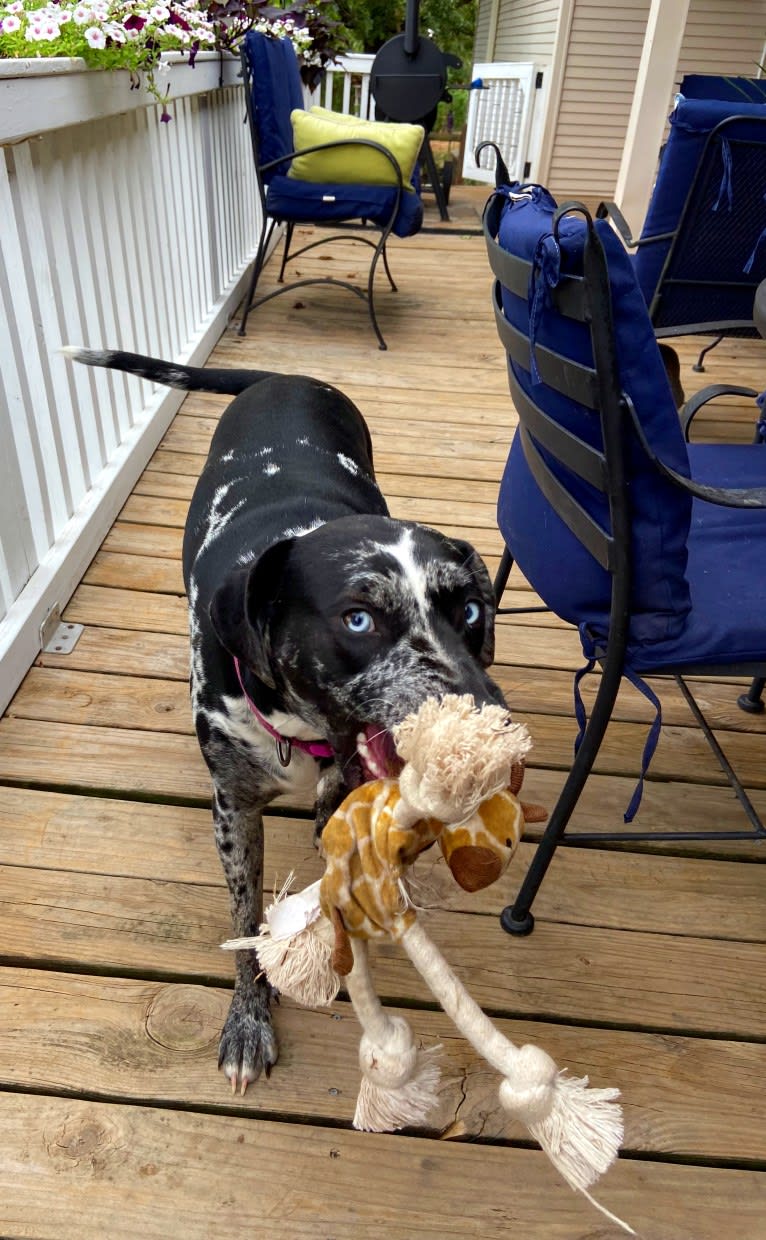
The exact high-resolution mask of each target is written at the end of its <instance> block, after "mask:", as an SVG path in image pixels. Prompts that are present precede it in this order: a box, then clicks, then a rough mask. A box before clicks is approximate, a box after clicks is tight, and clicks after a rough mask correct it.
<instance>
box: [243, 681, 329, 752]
mask: <svg viewBox="0 0 766 1240" xmlns="http://www.w3.org/2000/svg"><path fill="white" fill-rule="evenodd" d="M234 668H235V671H236V673H237V680H238V681H239V687H240V689H241V690H242V692H243V693H244V695H245V701H246V702H247V704H248V706H249V707H250V710H251V711H252V712H253V714H254V715H255V717H256V719H257V720H258V722H259V723H260V725H261V727H262V728H265V729H266V731H267V732H268V734H269V736H273V737H274V742H275V744H276V747H277V757H278V758H279V762H280V765H281V766H289V765H290V759H291V758H292V756H293V753H292V751H293V749H300V750H301V752H302V753H307V754H309V755H310V756H311V757H312V758H331V757H332V756H333V752H334V751H333V748H332V745H328V744H327V741H302V740H301V739H300V738H299V737H297V736H283V735H282V733H281V732H278V731H277V729H276V728H273V727H272V726H271V724H270V723H269V721H268V719H264V717H263V715H262V714H261V712H260V711H259V709H258V707H257V706H256V704H255V702H254V701H253V700H252V698H251V697H250V696H249V695H248V692H247V689H246V688H245V686H244V683H243V680H242V671H241V669H240V666H239V659H235V660H234Z"/></svg>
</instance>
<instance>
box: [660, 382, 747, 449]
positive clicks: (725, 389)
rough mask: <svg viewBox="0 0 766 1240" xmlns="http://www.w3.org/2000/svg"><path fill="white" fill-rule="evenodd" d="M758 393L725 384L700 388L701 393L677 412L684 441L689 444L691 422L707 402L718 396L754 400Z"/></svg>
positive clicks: (691, 398) (691, 397)
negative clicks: (747, 397)
mask: <svg viewBox="0 0 766 1240" xmlns="http://www.w3.org/2000/svg"><path fill="white" fill-rule="evenodd" d="M757 395H758V393H757V392H756V391H755V389H754V388H746V387H736V386H733V385H731V384H727V383H711V384H710V385H709V387H706V388H702V391H700V392H697V393H696V395H694V396H690V397H689V399H688V400H687V402H686V404H685V405H684V407H683V409H681V410H680V411H679V417H680V419H681V430H682V431H683V433H684V439H685V440H686V442H687V443H689V431H690V429H691V424H692V420H693V418H694V416H695V414H696V413H697V411H698V410H699V409H701V408H702V406H703V405H706V404H707V403H708V401H709V400H715V399H716V397H718V396H752V398H753V400H755V398H756V396H757Z"/></svg>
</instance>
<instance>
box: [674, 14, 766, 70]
mask: <svg viewBox="0 0 766 1240" xmlns="http://www.w3.org/2000/svg"><path fill="white" fill-rule="evenodd" d="M764 40H766V0H726V3H725V4H722V3H721V0H691V4H690V6H689V15H688V17H687V20H686V30H685V32H684V39H683V43H682V44H681V53H680V56H679V58H678V80H679V82H680V80H681V78H682V77H683V75H684V74H685V73H724V74H727V75H728V76H730V77H738V76H739V77H757V76H758V65H759V63H761V62H762V56H763V45H764Z"/></svg>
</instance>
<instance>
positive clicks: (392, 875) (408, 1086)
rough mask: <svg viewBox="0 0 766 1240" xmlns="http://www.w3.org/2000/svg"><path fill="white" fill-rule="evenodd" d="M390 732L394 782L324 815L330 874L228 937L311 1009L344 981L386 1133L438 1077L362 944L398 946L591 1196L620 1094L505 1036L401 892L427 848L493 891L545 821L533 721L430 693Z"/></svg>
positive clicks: (506, 1099)
mask: <svg viewBox="0 0 766 1240" xmlns="http://www.w3.org/2000/svg"><path fill="white" fill-rule="evenodd" d="M394 741H395V745H396V750H397V754H398V755H399V758H400V759H401V761H402V762H403V763H404V765H403V766H402V769H401V771H400V772H399V774H398V777H397V778H393V777H392V778H386V779H378V780H375V781H373V782H370V783H367V784H363V785H362V786H361V787H359V788H357V789H355V790H354V791H353V792H352V793H350V794H349V796H348V797H347V798H346V800H345V801H344V802H343V804H342V805H341V806H340V807H339V808H338V810H336V812H335V814H334V815H333V816H332V818H331V819H330V820H329V822H328V823H327V825H326V827H325V829H324V831H323V833H322V847H323V850H324V853H325V860H326V867H325V872H324V875H323V877H322V878H321V879H320V880H319V881H318V882H317V883H314V884H312V886H311V887H308V888H306V889H305V891H302V892H298V893H297V894H295V895H292V896H286V897H285V898H278V899H277V901H276V903H275V904H273V905H272V907H271V908H270V909H268V910H267V912H266V921H265V923H264V925H263V926H262V927H261V935H260V937H258V938H257V939H235V940H232V941H230V942H229V943H226V944H224V947H227V948H231V949H237V950H239V949H241V948H245V947H251V948H255V949H256V950H257V952H258V959H259V962H260V964H261V967H262V969H263V970H264V971H265V973H266V975H267V976H268V978H269V980H270V981H271V983H272V984H273V985H274V986H275V987H276V988H277V989H278V990H280V991H282V992H283V993H284V994H287V995H289V996H290V997H291V998H293V999H295V1000H297V1001H298V1002H300V1003H303V1004H306V1005H308V1006H315V1005H317V1004H328V1003H330V1002H331V1001H332V1000H333V999H334V998H335V996H336V994H337V993H338V990H339V988H340V986H341V983H342V981H343V980H345V985H346V989H347V991H348V994H349V997H350V999H351V1001H352V1003H353V1006H354V1010H355V1012H356V1015H357V1017H358V1018H359V1021H360V1024H361V1026H362V1030H363V1036H362V1041H361V1045H360V1052H359V1062H360V1066H361V1069H362V1084H361V1088H360V1092H359V1098H358V1100H357V1107H356V1114H355V1116H354V1126H355V1127H356V1128H361V1129H366V1130H370V1131H376V1132H386V1131H393V1130H395V1129H397V1128H403V1127H405V1126H410V1125H415V1124H418V1123H422V1122H423V1120H424V1118H425V1117H426V1115H427V1114H428V1111H429V1109H430V1108H431V1107H432V1106H433V1105H434V1103H435V1102H436V1100H437V1097H438V1089H439V1079H440V1072H439V1064H438V1060H437V1059H436V1057H435V1055H434V1054H433V1052H432V1051H424V1050H421V1049H419V1048H418V1047H417V1046H416V1045H415V1042H414V1038H413V1035H412V1032H411V1030H410V1027H409V1025H408V1024H407V1022H406V1021H405V1020H404V1019H403V1018H402V1017H400V1016H394V1015H390V1014H389V1013H388V1012H387V1011H386V1009H385V1008H384V1007H383V1005H382V1004H381V1002H380V1000H379V998H378V996H377V994H376V992H375V988H374V985H373V982H372V977H371V973H370V969H369V960H368V949H367V944H368V942H369V941H370V940H371V939H380V938H389V939H393V940H394V941H396V942H399V943H400V944H401V945H402V947H403V948H404V950H405V951H406V952H407V954H408V955H409V957H410V959H411V960H412V962H413V964H414V965H415V967H416V968H417V969H418V971H419V972H420V973H421V975H422V976H423V977H424V979H425V980H426V982H427V983H428V985H429V986H430V988H431V990H432V991H433V993H434V995H435V996H436V998H437V999H438V1000H439V1002H440V1003H441V1005H442V1007H443V1008H444V1009H445V1011H446V1012H447V1013H448V1015H449V1016H450V1017H451V1018H452V1020H453V1021H454V1022H455V1024H456V1025H457V1026H458V1028H459V1029H460V1031H461V1032H462V1033H463V1034H464V1036H465V1037H467V1038H468V1040H469V1041H470V1042H471V1043H472V1045H473V1046H474V1047H475V1049H476V1050H477V1051H478V1052H479V1053H480V1054H481V1055H482V1056H483V1057H484V1058H485V1059H487V1061H488V1062H489V1063H490V1064H492V1066H493V1067H495V1069H496V1070H497V1071H498V1072H499V1073H500V1074H501V1075H502V1077H503V1078H504V1079H503V1081H502V1084H501V1086H500V1099H501V1102H502V1104H503V1106H504V1107H505V1108H506V1109H507V1110H508V1111H509V1112H511V1113H512V1114H514V1115H515V1116H517V1117H518V1118H519V1119H521V1120H522V1121H523V1122H525V1123H526V1125H527V1127H528V1128H529V1131H530V1132H531V1133H532V1135H533V1136H534V1137H535V1138H536V1139H537V1140H538V1141H539V1142H540V1144H541V1145H542V1146H543V1148H544V1149H545V1150H546V1152H547V1153H548V1155H549V1157H550V1158H551V1159H552V1161H553V1162H554V1164H555V1165H556V1167H557V1168H558V1169H559V1170H560V1171H561V1173H562V1174H563V1175H564V1177H565V1178H566V1179H567V1180H568V1182H569V1183H570V1184H571V1185H572V1186H573V1187H575V1188H578V1189H580V1190H581V1191H582V1192H585V1193H586V1195H588V1194H587V1189H588V1187H589V1186H590V1185H591V1184H592V1183H593V1182H594V1181H595V1180H596V1179H598V1177H599V1176H600V1175H601V1174H602V1172H603V1171H605V1170H606V1169H607V1168H608V1167H609V1166H610V1165H611V1163H612V1161H613V1160H614V1158H615V1157H616V1155H617V1151H618V1149H619V1146H620V1143H621V1140H622V1117H621V1111H620V1108H619V1106H618V1105H617V1103H616V1099H617V1097H618V1096H619V1094H618V1091H617V1090H615V1089H601V1090H594V1089H589V1088H588V1080H587V1078H582V1079H573V1078H569V1077H567V1076H566V1075H565V1074H564V1073H563V1072H559V1070H558V1068H557V1067H556V1065H555V1064H554V1063H553V1061H552V1060H551V1059H550V1058H549V1056H548V1055H547V1054H546V1053H545V1052H544V1051H542V1050H540V1049H538V1048H537V1047H534V1046H524V1047H521V1048H520V1049H519V1048H517V1047H515V1046H513V1045H512V1043H510V1042H509V1041H508V1040H507V1039H506V1038H505V1037H504V1036H503V1035H502V1034H501V1033H500V1031H499V1030H498V1029H496V1028H495V1026H494V1025H493V1024H492V1022H491V1021H490V1020H489V1019H488V1017H487V1016H485V1014H484V1013H483V1012H482V1010H481V1008H479V1007H478V1005H477V1004H476V1003H475V1002H474V1001H473V999H471V997H470V995H469V994H468V993H467V991H466V990H465V988H464V987H463V985H462V983H461V982H460V981H459V980H458V978H457V977H456V976H455V974H454V973H453V972H452V970H451V969H450V967H449V965H448V964H447V962H446V960H445V959H444V958H443V957H442V956H441V954H440V952H439V951H438V949H437V948H436V947H435V945H434V944H433V943H432V942H431V940H430V939H429V938H428V936H427V935H426V933H425V931H424V930H423V928H422V926H421V925H420V923H419V921H418V917H417V912H416V909H415V907H414V905H413V903H412V901H411V900H410V899H409V896H408V893H407V885H406V879H407V872H408V870H409V867H410V866H411V865H412V863H413V862H414V861H415V860H416V859H417V857H418V856H419V855H420V854H421V853H422V852H423V851H424V850H425V849H427V848H429V847H431V845H433V844H435V843H436V844H438V846H439V847H440V848H441V851H442V853H443V855H444V857H445V860H446V861H447V864H448V866H449V868H450V870H451V872H452V874H453V876H454V878H455V880H456V881H457V882H458V883H459V884H460V886H461V887H463V888H464V889H465V890H467V891H477V890H479V889H480V888H482V887H485V886H488V885H489V884H490V883H492V882H494V881H495V880H496V879H497V878H498V877H499V876H500V874H501V873H502V872H503V870H504V869H505V868H506V866H507V865H508V863H509V862H510V860H511V857H512V855H513V852H514V850H515V849H516V846H517V845H518V842H519V839H520V837H521V833H522V831H523V827H524V822H525V821H540V820H541V819H542V818H545V817H546V813H545V811H544V810H542V809H541V808H540V807H539V806H536V805H527V804H525V803H524V802H522V801H520V800H519V799H518V796H517V793H518V792H519V791H520V789H521V783H522V779H523V774H524V759H525V757H526V754H527V753H528V751H529V749H530V747H531V741H530V738H529V734H528V732H527V729H526V728H525V727H524V725H523V724H516V723H513V722H512V721H511V718H510V715H509V714H508V712H507V711H505V710H504V709H503V708H502V707H499V706H484V707H482V708H480V709H479V708H477V707H476V706H475V704H474V702H473V699H472V698H470V697H456V696H451V697H446V698H445V699H443V700H442V701H439V702H437V701H436V700H434V699H429V701H427V702H426V703H425V704H424V705H423V706H422V707H421V708H420V710H419V711H417V712H416V713H415V714H414V715H411V716H409V717H408V718H407V719H406V720H405V721H404V722H403V723H402V724H401V725H400V726H399V728H398V729H397V730H396V732H395V734H394ZM599 1208H600V1207H599ZM610 1217H611V1216H610ZM614 1221H615V1222H617V1223H620V1220H614ZM620 1225H621V1226H625V1225H624V1224H620ZM625 1230H628V1231H629V1230H630V1229H629V1228H627V1227H625Z"/></svg>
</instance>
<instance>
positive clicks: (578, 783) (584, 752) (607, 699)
mask: <svg viewBox="0 0 766 1240" xmlns="http://www.w3.org/2000/svg"><path fill="white" fill-rule="evenodd" d="M621 679H622V666H621V660H620V663H619V665H617V666H615V667H609V666H608V665H607V666H605V667H604V670H603V672H602V674H601V684H600V685H599V689H598V693H597V694H596V701H595V702H594V705H593V711H592V713H591V717H590V719H589V721H588V726H587V728H586V729H585V735H584V736H583V738H582V743H581V744H580V747H579V749H578V750H577V753H576V754H575V760H574V762H573V764H572V768H571V770H570V772H569V775H568V776H567V778H566V782H565V784H564V787H563V788H562V790H561V795H560V796H559V799H558V801H557V802H556V805H555V807H554V810H553V813H552V814H551V817H550V821H549V823H548V826H547V827H546V829H545V832H544V834H543V837H542V839H541V840H540V843H539V844H538V846H537V849H536V851H535V855H534V857H533V858H532V864H531V865H530V867H529V869H528V870H527V874H526V877H525V879H524V882H523V883H522V884H521V887H520V888H519V893H518V895H517V896H516V899H515V901H514V903H513V904H512V905H510V904H509V905H508V907H507V908H505V909H503V911H502V913H501V914H500V924H501V926H502V927H503V929H504V930H505V931H506V932H507V933H508V934H516V935H524V934H531V933H532V931H533V930H534V928H535V919H534V917H533V916H532V911H531V910H532V904H533V903H534V899H535V896H536V895H537V892H538V890H539V887H540V884H541V883H542V881H543V879H544V878H545V875H546V873H547V871H548V866H549V865H550V863H551V861H552V860H553V856H554V854H555V852H556V849H557V847H558V845H559V844H560V842H561V840H562V839H563V837H564V832H565V831H566V828H567V824H568V823H569V819H570V818H571V816H572V813H573V811H574V808H575V806H576V804H577V802H578V800H579V798H580V794H581V792H582V790H583V788H584V787H585V782H586V780H587V778H588V776H589V775H590V773H591V770H592V769H593V764H594V762H595V761H596V758H597V757H598V751H599V749H600V748H601V742H602V741H603V739H604V734H605V732H606V729H607V726H608V724H609V720H610V718H611V716H612V709H613V707H614V703H615V700H616V698H617V693H618V691H619V688H620V681H621Z"/></svg>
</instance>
